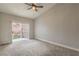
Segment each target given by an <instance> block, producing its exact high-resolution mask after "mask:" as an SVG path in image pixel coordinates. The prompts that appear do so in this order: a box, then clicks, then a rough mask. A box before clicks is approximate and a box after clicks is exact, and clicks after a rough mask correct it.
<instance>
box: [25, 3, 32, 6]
mask: <svg viewBox="0 0 79 59" xmlns="http://www.w3.org/2000/svg"><path fill="white" fill-rule="evenodd" d="M24 4H26V5H29V6H32V4H31V3H24Z"/></svg>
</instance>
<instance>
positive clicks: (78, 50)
mask: <svg viewBox="0 0 79 59" xmlns="http://www.w3.org/2000/svg"><path fill="white" fill-rule="evenodd" d="M36 39H38V40H40V41H44V42H47V43H50V44H54V45H57V46H61V47H64V48H67V49H71V50H74V51H77V52H79V49H76V48H72V47H69V46H67V45H63V44H59V43H56V42H52V41H48V40H44V39H41V38H36Z"/></svg>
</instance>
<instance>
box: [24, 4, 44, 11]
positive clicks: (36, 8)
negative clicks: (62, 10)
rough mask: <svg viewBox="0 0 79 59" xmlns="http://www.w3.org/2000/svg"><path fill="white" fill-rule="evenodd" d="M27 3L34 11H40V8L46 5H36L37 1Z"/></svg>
mask: <svg viewBox="0 0 79 59" xmlns="http://www.w3.org/2000/svg"><path fill="white" fill-rule="evenodd" d="M25 4H26V5H28V6H30V8H28V10H30V9H32V10H34V11H36V12H37V11H38V8H43V7H44V6H41V5H36V4H35V3H25Z"/></svg>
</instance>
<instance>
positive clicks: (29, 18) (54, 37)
mask: <svg viewBox="0 0 79 59" xmlns="http://www.w3.org/2000/svg"><path fill="white" fill-rule="evenodd" d="M0 56H79V3H0Z"/></svg>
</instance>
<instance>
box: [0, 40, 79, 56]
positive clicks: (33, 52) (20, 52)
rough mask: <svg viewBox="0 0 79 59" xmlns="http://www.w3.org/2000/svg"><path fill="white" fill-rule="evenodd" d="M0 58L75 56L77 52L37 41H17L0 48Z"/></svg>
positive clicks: (78, 53)
mask: <svg viewBox="0 0 79 59" xmlns="http://www.w3.org/2000/svg"><path fill="white" fill-rule="evenodd" d="M0 55H2V56H75V55H76V56H77V55H79V52H76V51H73V50H69V49H66V48H62V47H58V46H55V45H51V44H48V43H45V42H41V41H38V40H19V41H18V40H17V41H13V43H12V44H8V45H3V46H0Z"/></svg>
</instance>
